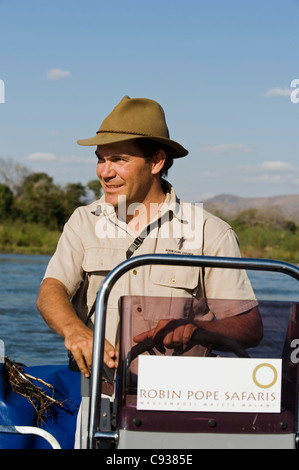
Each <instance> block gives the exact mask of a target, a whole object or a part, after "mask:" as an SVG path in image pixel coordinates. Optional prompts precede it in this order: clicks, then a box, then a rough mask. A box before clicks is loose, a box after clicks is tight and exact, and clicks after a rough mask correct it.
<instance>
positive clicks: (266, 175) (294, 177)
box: [236, 160, 299, 186]
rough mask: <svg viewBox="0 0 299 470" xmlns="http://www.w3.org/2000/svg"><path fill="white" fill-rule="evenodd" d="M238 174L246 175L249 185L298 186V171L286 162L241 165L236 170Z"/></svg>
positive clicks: (276, 161) (275, 161)
mask: <svg viewBox="0 0 299 470" xmlns="http://www.w3.org/2000/svg"><path fill="white" fill-rule="evenodd" d="M236 172H237V173H239V174H245V175H246V181H247V182H251V183H265V184H267V183H275V184H288V185H291V186H294V185H295V186H298V182H299V169H298V168H296V167H295V166H294V165H292V164H291V163H288V162H282V161H280V160H274V161H265V162H262V163H261V164H259V165H242V166H239V167H238V168H237V169H236Z"/></svg>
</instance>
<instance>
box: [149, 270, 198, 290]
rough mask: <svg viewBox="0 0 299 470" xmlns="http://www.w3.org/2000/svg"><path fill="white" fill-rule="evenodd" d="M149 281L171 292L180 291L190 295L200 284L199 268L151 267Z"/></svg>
mask: <svg viewBox="0 0 299 470" xmlns="http://www.w3.org/2000/svg"><path fill="white" fill-rule="evenodd" d="M150 281H151V282H152V283H153V284H154V285H156V286H163V287H165V288H168V289H169V290H170V296H171V291H172V290H173V289H182V290H185V291H187V292H188V293H192V292H193V291H194V290H195V289H196V288H197V287H198V285H199V284H200V268H199V267H197V266H163V265H160V266H159V265H153V266H152V267H151V271H150Z"/></svg>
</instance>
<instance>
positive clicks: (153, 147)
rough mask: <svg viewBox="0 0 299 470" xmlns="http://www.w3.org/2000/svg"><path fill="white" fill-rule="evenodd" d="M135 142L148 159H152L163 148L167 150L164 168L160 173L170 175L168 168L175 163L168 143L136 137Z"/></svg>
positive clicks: (163, 175) (162, 175) (164, 175)
mask: <svg viewBox="0 0 299 470" xmlns="http://www.w3.org/2000/svg"><path fill="white" fill-rule="evenodd" d="M134 143H135V144H136V146H137V147H138V149H139V150H140V151H141V152H142V153H143V156H144V158H145V159H146V160H151V159H152V158H153V157H154V155H155V154H156V153H157V152H158V151H159V150H163V151H164V152H165V154H166V160H165V163H164V166H163V168H162V170H161V171H160V175H161V177H166V176H167V175H168V170H169V169H170V168H171V167H172V165H173V157H172V156H171V149H170V148H169V147H168V145H165V144H161V142H158V141H157V140H151V139H136V140H135V141H134Z"/></svg>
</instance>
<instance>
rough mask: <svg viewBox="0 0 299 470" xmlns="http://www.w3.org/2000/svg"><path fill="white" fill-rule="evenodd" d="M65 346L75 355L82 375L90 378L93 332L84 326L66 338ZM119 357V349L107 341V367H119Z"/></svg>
mask: <svg viewBox="0 0 299 470" xmlns="http://www.w3.org/2000/svg"><path fill="white" fill-rule="evenodd" d="M64 345H65V347H66V348H67V349H68V350H69V351H71V353H72V354H73V356H74V359H75V361H76V362H77V365H78V367H79V369H80V371H81V372H82V374H84V375H85V377H89V376H90V371H91V364H92V348H93V331H92V330H90V329H89V328H87V327H86V326H85V325H83V324H82V325H81V326H80V328H79V329H78V328H76V329H74V330H73V331H72V332H71V333H70V334H69V335H68V336H66V337H65V341H64ZM118 356H119V352H118V348H114V347H113V346H112V344H111V343H109V341H107V340H106V339H105V344H104V362H105V363H106V364H107V366H108V367H110V368H111V369H113V368H114V367H117V366H118Z"/></svg>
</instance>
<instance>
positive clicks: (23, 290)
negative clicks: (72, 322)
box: [0, 254, 299, 366]
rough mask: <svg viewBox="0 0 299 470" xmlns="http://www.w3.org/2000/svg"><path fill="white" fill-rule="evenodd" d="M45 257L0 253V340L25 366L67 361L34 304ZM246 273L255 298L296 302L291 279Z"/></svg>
mask: <svg viewBox="0 0 299 470" xmlns="http://www.w3.org/2000/svg"><path fill="white" fill-rule="evenodd" d="M48 261H49V257H48V256H36V255H15V254H0V339H1V340H2V343H1V344H2V346H3V343H4V349H5V355H7V356H9V357H10V358H11V359H12V360H15V361H17V362H21V363H23V364H25V365H28V366H29V365H30V366H32V365H42V364H66V363H67V354H66V350H65V348H64V343H63V339H62V338H61V337H60V336H58V335H57V334H56V333H54V332H53V331H51V330H50V329H49V327H48V326H47V325H46V324H45V323H44V321H43V320H42V318H41V316H40V314H39V312H38V311H37V308H36V306H35V302H36V298H37V295H38V290H39V285H40V283H41V280H42V278H43V275H44V272H45V269H46V266H47V263H48ZM248 274H249V277H250V279H251V281H252V284H253V288H254V290H255V293H256V295H257V297H258V299H266V300H268V299H273V300H285V301H295V302H299V283H298V281H296V280H295V279H293V278H290V277H289V276H286V275H285V274H280V273H269V272H268V273H261V272H257V271H251V272H248ZM279 321H280V320H279ZM280 330H281V328H280V324H279V325H278V327H277V331H280Z"/></svg>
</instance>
